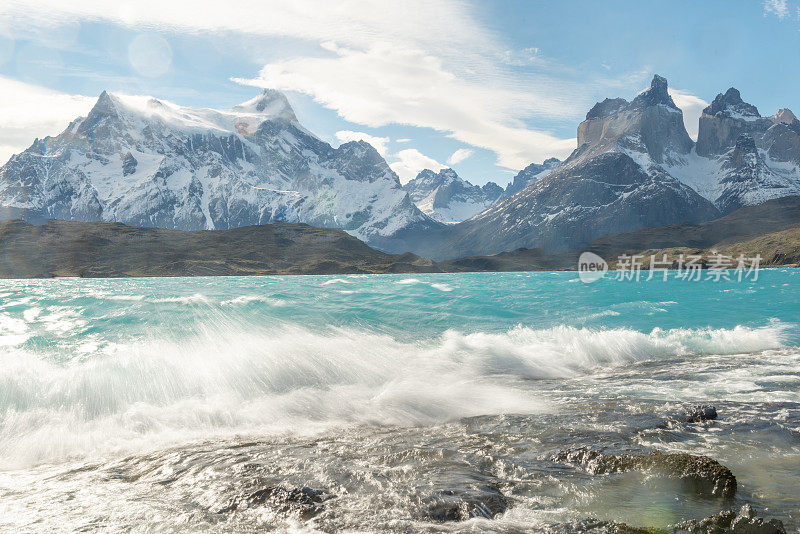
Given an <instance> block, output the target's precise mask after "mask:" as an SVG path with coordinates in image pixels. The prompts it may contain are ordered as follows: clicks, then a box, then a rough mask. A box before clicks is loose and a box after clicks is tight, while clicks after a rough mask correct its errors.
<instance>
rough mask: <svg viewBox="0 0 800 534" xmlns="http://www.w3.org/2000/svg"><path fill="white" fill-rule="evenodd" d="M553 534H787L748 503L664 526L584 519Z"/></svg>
mask: <svg viewBox="0 0 800 534" xmlns="http://www.w3.org/2000/svg"><path fill="white" fill-rule="evenodd" d="M545 530H546V531H547V532H548V533H549V534H573V533H574V534H577V533H582V532H590V533H594V534H600V533H607V534H680V533H684V532H689V533H691V534H786V530H785V529H784V528H783V523H782V522H781V521H779V520H777V519H770V520H769V521H765V520H764V519H762V518H760V517H756V512H755V510H753V508H752V507H751V506H750V505H749V504H746V505H744V506H743V507H742V509H741V510H740V511H739V512H738V513H737V512H736V511H735V510H725V511H723V512H720V513H718V514H714V515H712V516H709V517H706V518H705V519H701V520H699V521H697V520H695V519H692V520H690V521H682V522H680V523H676V524H674V525H669V526H667V527H663V528H650V527H634V526H631V525H628V524H625V523H617V522H616V521H600V520H598V519H593V518H590V519H584V520H582V521H572V522H569V523H561V524H558V525H552V526H550V527H548V528H547V529H545Z"/></svg>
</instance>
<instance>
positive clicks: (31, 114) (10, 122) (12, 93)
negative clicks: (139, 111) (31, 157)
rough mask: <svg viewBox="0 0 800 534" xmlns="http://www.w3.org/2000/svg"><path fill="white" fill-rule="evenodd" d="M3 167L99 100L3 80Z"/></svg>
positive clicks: (0, 153)
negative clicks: (12, 158) (15, 156)
mask: <svg viewBox="0 0 800 534" xmlns="http://www.w3.org/2000/svg"><path fill="white" fill-rule="evenodd" d="M0 95H3V98H0V125H2V127H0V165H2V164H3V163H5V162H6V161H7V160H8V158H10V157H11V155H12V154H15V153H18V152H21V151H22V150H23V149H25V148H26V147H28V146H29V145H30V144H31V142H32V141H33V140H34V139H35V138H37V137H39V138H41V137H44V136H46V135H56V134H59V133H61V132H62V131H63V130H64V128H66V127H67V125H68V124H69V123H70V121H72V120H73V119H75V118H76V117H79V116H82V115H86V114H87V113H88V112H89V110H90V109H91V108H92V105H93V104H94V103H95V101H96V100H97V99H96V97H89V96H81V95H68V94H64V93H60V92H57V91H51V90H49V89H45V88H43V87H39V86H36V85H31V84H27V83H23V82H19V81H16V80H9V79H8V78H3V77H0Z"/></svg>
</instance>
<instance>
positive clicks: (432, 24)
mask: <svg viewBox="0 0 800 534" xmlns="http://www.w3.org/2000/svg"><path fill="white" fill-rule="evenodd" d="M79 20H92V21H94V20H102V21H110V22H112V23H117V24H121V25H125V26H128V27H134V28H140V29H142V31H144V32H152V31H177V32H191V33H197V32H209V33H211V32H220V31H225V32H236V33H238V34H245V35H259V36H270V37H281V38H288V39H295V40H297V42H298V43H301V42H302V43H303V46H298V47H297V48H296V50H297V52H296V54H300V55H295V56H294V57H285V58H281V60H279V61H271V62H269V63H268V64H267V65H265V66H264V68H263V69H262V70H261V72H260V73H259V75H258V76H257V77H254V78H250V79H243V78H239V79H238V81H240V82H242V83H247V84H251V85H254V86H259V87H270V88H276V89H284V90H294V91H299V92H302V93H305V94H307V95H311V96H312V97H313V98H314V99H315V100H316V101H317V102H318V103H320V104H322V105H324V106H326V107H328V108H330V109H333V110H335V111H337V112H338V113H339V114H340V115H341V116H342V117H344V118H346V119H349V120H351V121H354V122H356V123H360V124H363V125H367V126H379V125H387V124H405V125H412V126H418V127H425V128H432V129H434V130H437V131H440V132H444V133H445V134H446V135H449V136H451V137H453V138H454V139H458V140H460V141H462V142H463V143H465V144H468V145H472V146H475V147H481V148H486V149H488V150H491V151H494V152H495V153H496V154H497V158H498V163H499V164H500V165H503V166H506V167H510V168H515V169H516V168H521V167H523V166H525V165H527V164H528V163H530V162H531V161H540V160H542V159H543V158H545V157H547V156H552V155H556V156H561V157H563V156H564V155H566V154H567V153H569V151H570V150H572V149H573V148H574V140H573V139H563V138H561V137H559V136H557V135H553V134H552V133H551V132H549V131H547V130H545V129H542V128H537V127H536V126H535V125H536V124H537V123H539V122H540V121H541V120H558V121H564V120H570V121H571V120H578V119H580V116H581V115H582V114H583V112H585V110H586V109H587V108H588V106H590V105H591V103H592V102H589V101H587V98H589V97H588V94H589V93H590V91H587V87H586V83H587V82H586V80H585V78H583V79H581V80H580V81H579V80H578V77H577V76H572V75H569V76H565V75H564V72H562V70H560V68H558V67H556V68H553V66H552V65H551V62H550V61H549V60H547V58H546V56H545V53H544V52H543V51H542V50H539V49H538V48H535V47H529V48H525V49H522V50H509V48H510V47H509V46H508V43H507V42H506V41H505V39H504V38H503V36H501V35H498V34H496V33H495V32H493V31H492V30H490V29H489V28H487V27H486V26H484V25H483V24H482V23H481V22H480V19H479V17H478V16H477V15H476V12H475V10H474V8H473V7H472V6H471V5H470V4H469V3H468V2H464V1H461V0H408V1H406V2H371V1H368V0H343V1H341V2H327V1H320V0H295V1H293V2H284V1H281V0H266V1H264V0H241V1H238V2H235V3H228V4H224V3H220V2H216V1H212V0H174V1H170V2H163V1H161V0H137V1H133V0H120V1H117V2H114V3H113V4H108V3H103V2H98V1H95V0H73V1H71V2H63V0H24V1H23V0H5V1H4V2H2V4H0V25H3V24H5V25H7V26H12V27H16V28H30V27H39V26H42V25H43V24H47V25H49V26H53V25H54V24H55V25H57V23H58V22H59V21H61V22H63V23H64V24H69V25H74V23H75V21H79ZM313 43H316V44H317V45H318V46H319V48H317V49H316V52H315V51H314V48H313V47H309V45H310V44H313ZM301 50H302V52H300V51H301ZM243 74H244V73H243ZM614 83H616V81H615V80H602V79H596V80H592V81H589V82H588V84H589V85H594V86H595V87H596V86H597V85H602V86H604V87H612V86H613V84H614Z"/></svg>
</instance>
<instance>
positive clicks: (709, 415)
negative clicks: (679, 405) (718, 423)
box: [686, 405, 717, 423]
mask: <svg viewBox="0 0 800 534" xmlns="http://www.w3.org/2000/svg"><path fill="white" fill-rule="evenodd" d="M716 418H717V409H716V408H715V407H714V406H706V405H701V406H695V407H693V408H691V409H689V410H687V411H686V422H687V423H701V422H703V421H713V420H714V419H716Z"/></svg>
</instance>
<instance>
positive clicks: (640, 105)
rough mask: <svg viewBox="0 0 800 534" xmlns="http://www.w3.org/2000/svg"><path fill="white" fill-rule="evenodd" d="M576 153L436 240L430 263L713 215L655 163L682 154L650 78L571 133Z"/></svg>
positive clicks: (678, 121) (676, 120)
mask: <svg viewBox="0 0 800 534" xmlns="http://www.w3.org/2000/svg"><path fill="white" fill-rule="evenodd" d="M578 144H579V146H578V148H577V149H576V150H575V151H574V152H573V153H572V154H571V155H570V157H569V158H568V159H567V160H566V161H565V162H564V163H563V164H561V165H559V166H558V167H556V168H555V169H553V170H552V171H551V172H550V173H549V174H547V175H546V176H544V177H543V178H541V179H539V180H537V181H534V182H532V183H530V184H528V185H527V186H526V187H525V188H523V189H522V190H521V191H519V192H518V193H516V194H514V195H512V196H510V197H509V198H507V199H505V200H502V201H501V202H499V203H497V204H496V205H494V206H492V207H491V208H489V209H488V210H486V211H485V212H483V213H481V214H479V215H477V216H475V217H473V218H472V219H470V220H469V221H466V222H464V223H462V224H459V225H456V226H455V227H453V228H451V229H448V230H449V234H448V235H445V233H446V232H443V233H440V234H439V235H440V236H442V238H441V241H440V242H438V243H436V246H435V247H436V248H437V249H439V250H433V249H431V248H428V247H423V248H421V249H420V250H419V251H420V252H422V253H423V254H429V255H431V256H432V257H453V258H455V257H459V256H466V255H474V254H493V253H496V252H501V251H506V250H513V249H516V248H520V247H525V248H534V247H541V248H544V249H545V250H547V251H548V252H555V251H559V250H565V249H572V248H579V247H581V246H584V245H586V244H587V243H589V242H591V241H592V240H594V239H596V238H598V237H600V236H602V235H606V234H610V233H616V232H624V231H627V230H633V229H636V228H643V227H652V226H662V225H666V224H671V223H678V222H684V221H696V222H699V221H703V220H707V219H709V218H714V217H717V216H719V214H720V212H719V210H718V209H717V208H715V207H714V206H713V205H712V204H711V202H709V201H708V200H707V199H705V198H703V197H702V196H700V195H699V194H698V193H697V192H695V191H694V190H693V189H691V188H690V187H688V186H687V185H685V184H683V183H682V182H681V181H680V180H678V179H677V178H675V177H673V176H671V175H669V174H668V173H667V172H666V171H664V170H663V168H662V167H660V166H659V164H660V163H668V162H674V161H676V159H677V158H678V157H680V156H683V155H685V154H689V153H690V152H691V149H692V145H693V143H692V140H691V139H690V138H689V136H688V134H687V133H686V129H685V128H684V126H683V114H682V112H681V110H680V109H679V108H678V107H677V106H676V105H675V103H674V102H673V101H672V98H671V97H670V96H669V94H668V93H667V82H666V80H665V79H663V78H661V77H659V76H656V77H655V78H654V79H653V83H652V84H651V87H650V88H649V89H648V90H646V91H644V92H642V93H641V94H639V95H638V96H637V97H636V98H635V99H634V100H633V101H632V102H628V101H626V100H624V99H613V100H605V101H603V102H600V103H598V104H597V105H595V106H594V107H593V108H592V109H591V110H590V111H589V113H588V114H587V115H586V120H585V121H584V122H582V123H581V124H580V126H579V127H578Z"/></svg>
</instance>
